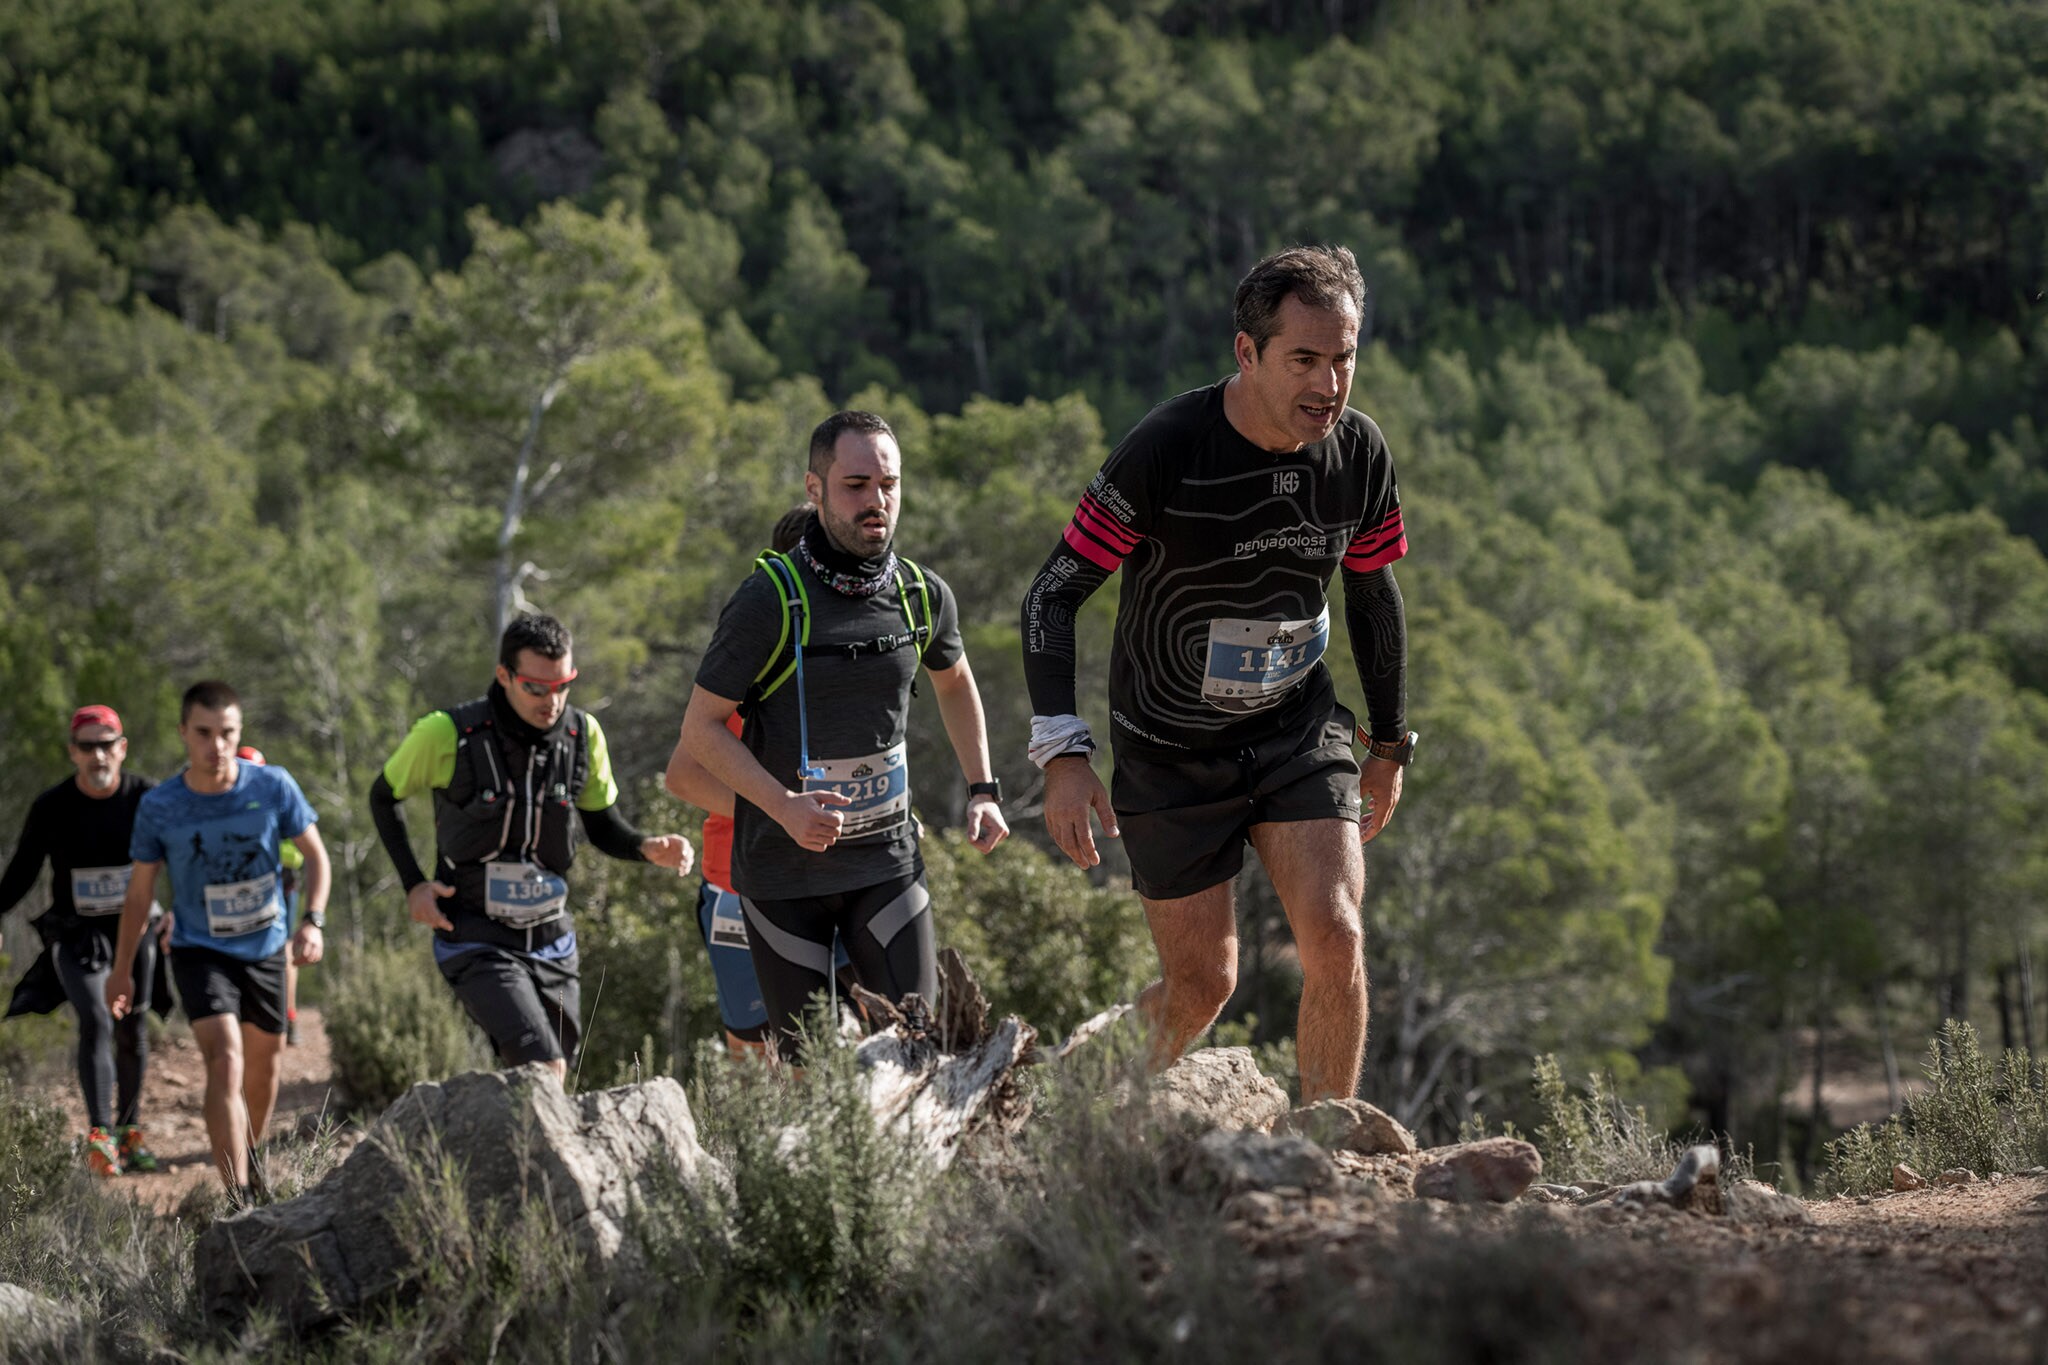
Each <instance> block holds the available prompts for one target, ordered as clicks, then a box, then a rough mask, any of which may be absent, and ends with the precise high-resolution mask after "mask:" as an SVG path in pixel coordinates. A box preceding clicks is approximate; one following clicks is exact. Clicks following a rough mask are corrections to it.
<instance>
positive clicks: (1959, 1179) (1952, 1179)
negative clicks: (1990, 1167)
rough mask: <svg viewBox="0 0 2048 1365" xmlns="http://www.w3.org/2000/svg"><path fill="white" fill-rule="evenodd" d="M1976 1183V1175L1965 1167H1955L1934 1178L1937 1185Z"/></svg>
mask: <svg viewBox="0 0 2048 1365" xmlns="http://www.w3.org/2000/svg"><path fill="white" fill-rule="evenodd" d="M1976 1181H1977V1173H1976V1172H1975V1171H1973V1170H1971V1169H1970V1168H1969V1167H1967V1166H1956V1167H1953V1168H1951V1169H1949V1170H1946V1171H1943V1172H1942V1173H1941V1174H1940V1175H1938V1176H1936V1177H1934V1183H1935V1184H1937V1185H1973V1184H1975V1183H1976Z"/></svg>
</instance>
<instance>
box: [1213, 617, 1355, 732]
mask: <svg viewBox="0 0 2048 1365" xmlns="http://www.w3.org/2000/svg"><path fill="white" fill-rule="evenodd" d="M1329 644H1330V609H1329V608H1328V607H1324V608H1323V612H1322V615H1320V616H1318V617H1316V619H1315V620H1313V621H1240V620H1230V619H1218V620H1214V621H1211V622H1210V623H1209V665H1208V668H1207V669H1206V670H1205V671H1204V673H1203V675H1202V700H1204V701H1206V702H1208V703H1209V704H1210V705H1211V706H1214V707H1217V708H1218V709H1220V710H1224V711H1263V710H1264V709H1265V708H1267V707H1268V706H1271V705H1273V704H1274V703H1275V702H1277V701H1279V700H1280V698H1281V697H1282V696H1284V695H1285V694H1286V693H1287V692H1288V691H1289V690H1290V689H1292V688H1293V687H1295V686H1296V685H1297V684H1299V683H1300V682H1302V681H1303V680H1304V679H1305V678H1307V677H1308V674H1309V670H1310V669H1312V668H1314V667H1315V666H1316V664H1317V663H1318V662H1320V661H1321V659H1322V657H1323V651H1324V650H1325V649H1327V648H1329Z"/></svg>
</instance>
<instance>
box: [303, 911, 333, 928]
mask: <svg viewBox="0 0 2048 1365" xmlns="http://www.w3.org/2000/svg"><path fill="white" fill-rule="evenodd" d="M299 923H300V924H302V925H303V924H310V925H312V926H313V927H314V928H315V929H322V930H324V929H326V928H327V912H326V911H325V910H322V911H319V912H317V913H316V912H314V911H311V910H308V911H306V912H305V913H304V914H302V915H300V916H299Z"/></svg>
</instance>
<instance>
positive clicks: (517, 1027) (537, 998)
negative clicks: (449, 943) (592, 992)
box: [441, 948, 583, 1066]
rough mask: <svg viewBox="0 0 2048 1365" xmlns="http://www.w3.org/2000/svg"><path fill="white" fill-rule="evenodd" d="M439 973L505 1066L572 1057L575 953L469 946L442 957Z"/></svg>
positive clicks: (578, 1000)
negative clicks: (530, 952) (550, 955)
mask: <svg viewBox="0 0 2048 1365" xmlns="http://www.w3.org/2000/svg"><path fill="white" fill-rule="evenodd" d="M441 975H442V976H443V977H445V978H446V979H447V981H448V984H449V985H451V986H453V987H454V988H455V998H456V999H458V1000H460V1001H461V1002H462V1008H463V1009H465V1010H467V1011H468V1012H469V1017H470V1018H471V1019H474V1020H475V1021H476V1026H477V1027H478V1028H480V1029H482V1030H483V1031H484V1034H485V1036H486V1037H488V1038H489V1039H490V1040H491V1046H492V1047H493V1048H495V1049H496V1050H497V1053H498V1056H499V1058H500V1059H501V1060H502V1061H503V1062H504V1063H505V1065H507V1066H518V1065H519V1064H520V1063H521V1062H566V1061H569V1060H571V1059H572V1058H574V1057H575V1055H576V1044H577V1043H578V1042H580V1041H582V1038H583V1025H582V1022H581V1011H582V1008H583V987H582V985H581V983H580V978H579V971H578V957H577V954H575V953H570V954H569V955H568V956H567V957H559V958H553V959H548V958H538V957H528V956H527V955H526V954H524V953H517V952H513V951H512V950H511V949H509V948H471V949H470V950H468V951H467V952H462V953H457V954H456V955H455V956H453V957H451V958H449V959H448V960H447V961H446V962H443V963H442V964H441Z"/></svg>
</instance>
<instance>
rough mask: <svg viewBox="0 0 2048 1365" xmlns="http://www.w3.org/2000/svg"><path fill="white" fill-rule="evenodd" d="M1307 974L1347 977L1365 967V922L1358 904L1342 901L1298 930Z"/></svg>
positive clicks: (1296, 945) (1298, 940)
mask: <svg viewBox="0 0 2048 1365" xmlns="http://www.w3.org/2000/svg"><path fill="white" fill-rule="evenodd" d="M1295 949H1296V951H1297V952H1299V953H1300V954H1301V970H1302V974H1303V975H1304V976H1314V977H1326V976H1338V977H1348V976H1350V975H1352V974H1353V973H1354V972H1363V971H1364V970H1365V926H1364V925H1363V923H1361V921H1360V919H1359V915H1358V907H1357V906H1356V905H1339V906H1335V907H1332V908H1331V909H1330V910H1329V911H1328V912H1327V913H1324V914H1321V915H1317V916H1316V917H1315V918H1314V920H1313V921H1312V922H1311V923H1309V924H1307V925H1304V926H1303V927H1302V929H1301V930H1300V931H1298V932H1297V933H1296V934H1295Z"/></svg>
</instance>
